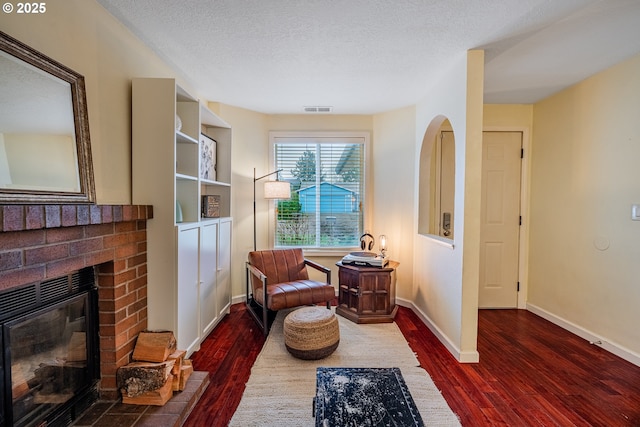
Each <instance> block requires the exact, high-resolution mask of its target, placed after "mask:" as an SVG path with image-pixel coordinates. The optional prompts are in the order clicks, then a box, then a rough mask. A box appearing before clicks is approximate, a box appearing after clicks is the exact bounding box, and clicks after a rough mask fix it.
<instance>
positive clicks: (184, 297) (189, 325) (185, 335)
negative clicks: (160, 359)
mask: <svg viewBox="0 0 640 427" xmlns="http://www.w3.org/2000/svg"><path fill="white" fill-rule="evenodd" d="M198 235H199V227H198V225H197V224H195V225H192V226H181V227H178V294H177V299H178V330H177V334H176V335H177V336H176V339H177V341H178V348H179V349H183V350H187V353H189V354H190V353H191V352H192V351H194V350H196V349H197V348H196V347H197V346H198V343H199V340H200V331H199V328H198Z"/></svg>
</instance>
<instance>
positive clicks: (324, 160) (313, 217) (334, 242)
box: [272, 134, 366, 248]
mask: <svg viewBox="0 0 640 427" xmlns="http://www.w3.org/2000/svg"><path fill="white" fill-rule="evenodd" d="M358 135H359V136H358V137H354V136H349V135H345V136H342V137H340V136H336V135H335V134H333V135H332V136H330V137H329V136H313V137H310V136H300V137H295V136H275V137H273V138H272V142H273V153H274V161H275V168H276V169H282V172H280V179H281V180H286V181H289V182H290V183H291V199H290V200H279V201H278V202H277V204H276V209H277V212H276V215H275V220H276V226H275V239H274V241H275V246H276V247H287V246H295V247H309V248H351V247H354V246H358V244H359V239H360V236H361V235H362V230H363V216H364V212H363V206H364V204H363V202H364V158H365V142H366V137H365V136H363V135H362V134H358Z"/></svg>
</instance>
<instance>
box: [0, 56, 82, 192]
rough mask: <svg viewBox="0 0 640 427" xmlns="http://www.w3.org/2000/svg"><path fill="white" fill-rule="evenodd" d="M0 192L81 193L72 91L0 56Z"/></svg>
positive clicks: (27, 67)
mask: <svg viewBox="0 0 640 427" xmlns="http://www.w3.org/2000/svg"><path fill="white" fill-rule="evenodd" d="M0 70H2V74H3V76H4V78H3V79H2V80H0V99H3V100H11V101H12V102H2V103H0V187H2V188H23V189H28V190H45V191H70V192H78V191H80V177H79V175H78V171H77V168H76V165H77V157H76V149H75V148H76V147H75V130H74V123H73V106H72V103H71V86H70V85H69V83H67V82H65V81H62V80H60V79H59V78H57V77H54V76H51V75H50V74H47V73H44V72H43V71H41V70H39V69H37V68H35V67H32V66H31V65H29V64H27V63H26V62H24V61H21V60H19V59H17V58H14V57H12V56H10V55H8V54H6V53H4V52H0Z"/></svg>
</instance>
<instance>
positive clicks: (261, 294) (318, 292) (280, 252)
mask: <svg viewBox="0 0 640 427" xmlns="http://www.w3.org/2000/svg"><path fill="white" fill-rule="evenodd" d="M307 266H309V267H312V268H315V269H317V270H319V271H321V272H322V273H324V274H325V275H326V282H319V281H315V280H310V279H309V273H308V271H307ZM246 267H247V282H246V295H247V307H248V309H249V312H250V313H251V315H252V316H253V318H254V319H255V320H256V322H257V323H258V324H259V325H260V327H261V328H262V330H263V332H264V335H265V336H266V335H267V334H268V333H269V327H270V322H269V320H270V318H273V314H274V313H275V312H277V311H278V310H282V309H285V308H293V307H298V306H303V305H314V304H319V303H323V302H324V303H326V306H327V308H330V307H331V300H333V299H334V298H335V295H336V294H335V288H334V287H333V286H331V270H330V269H328V268H326V267H324V266H322V265H320V264H317V263H315V262H313V261H310V260H308V259H305V258H304V255H303V253H302V249H300V248H295V249H274V250H265V251H254V252H249V260H248V261H247V263H246Z"/></svg>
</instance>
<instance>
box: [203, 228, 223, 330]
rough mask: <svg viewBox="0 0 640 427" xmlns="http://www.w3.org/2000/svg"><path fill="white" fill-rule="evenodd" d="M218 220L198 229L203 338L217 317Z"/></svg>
mask: <svg viewBox="0 0 640 427" xmlns="http://www.w3.org/2000/svg"><path fill="white" fill-rule="evenodd" d="M218 226H219V221H211V222H206V223H204V224H202V228H201V231H200V328H201V332H200V336H201V337H202V339H204V338H205V337H206V336H207V335H208V334H209V332H211V330H212V329H213V327H214V326H215V323H216V320H217V318H218V310H217V305H216V299H217V292H216V274H217V270H218Z"/></svg>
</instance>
